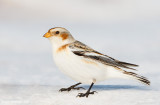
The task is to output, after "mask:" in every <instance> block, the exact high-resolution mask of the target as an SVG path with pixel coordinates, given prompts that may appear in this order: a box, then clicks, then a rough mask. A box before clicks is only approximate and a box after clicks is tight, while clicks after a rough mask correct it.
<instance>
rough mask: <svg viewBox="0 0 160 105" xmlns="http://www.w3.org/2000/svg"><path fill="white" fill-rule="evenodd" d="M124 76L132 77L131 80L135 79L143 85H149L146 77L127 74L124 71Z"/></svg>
mask: <svg viewBox="0 0 160 105" xmlns="http://www.w3.org/2000/svg"><path fill="white" fill-rule="evenodd" d="M124 74H127V75H128V76H132V77H133V78H135V79H136V80H138V81H140V82H141V83H143V84H145V85H150V81H149V80H148V79H147V78H146V77H143V76H140V75H138V74H136V73H133V72H127V71H124Z"/></svg>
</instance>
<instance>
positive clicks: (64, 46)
mask: <svg viewBox="0 0 160 105" xmlns="http://www.w3.org/2000/svg"><path fill="white" fill-rule="evenodd" d="M68 45H69V44H65V45H63V46H61V47H59V48H58V50H57V52H61V51H62V50H65V49H66V48H67V46H68Z"/></svg>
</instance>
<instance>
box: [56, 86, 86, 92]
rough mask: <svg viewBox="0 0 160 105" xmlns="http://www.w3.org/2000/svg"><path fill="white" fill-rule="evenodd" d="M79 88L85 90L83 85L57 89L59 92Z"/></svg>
mask: <svg viewBox="0 0 160 105" xmlns="http://www.w3.org/2000/svg"><path fill="white" fill-rule="evenodd" d="M80 89H84V90H85V88H83V87H76V88H75V87H69V88H62V89H60V90H59V91H60V92H63V91H68V92H69V91H71V90H80Z"/></svg>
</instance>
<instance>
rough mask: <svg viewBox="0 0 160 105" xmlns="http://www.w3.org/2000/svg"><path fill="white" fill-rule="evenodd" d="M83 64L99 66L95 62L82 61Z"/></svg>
mask: <svg viewBox="0 0 160 105" xmlns="http://www.w3.org/2000/svg"><path fill="white" fill-rule="evenodd" d="M82 61H83V62H85V63H87V64H93V65H96V66H98V64H97V63H95V62H93V61H87V60H82Z"/></svg>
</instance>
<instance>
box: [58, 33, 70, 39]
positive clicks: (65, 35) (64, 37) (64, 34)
mask: <svg viewBox="0 0 160 105" xmlns="http://www.w3.org/2000/svg"><path fill="white" fill-rule="evenodd" d="M68 36H69V35H68V34H67V33H63V34H61V35H60V37H61V38H62V40H66V39H67V38H68Z"/></svg>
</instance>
